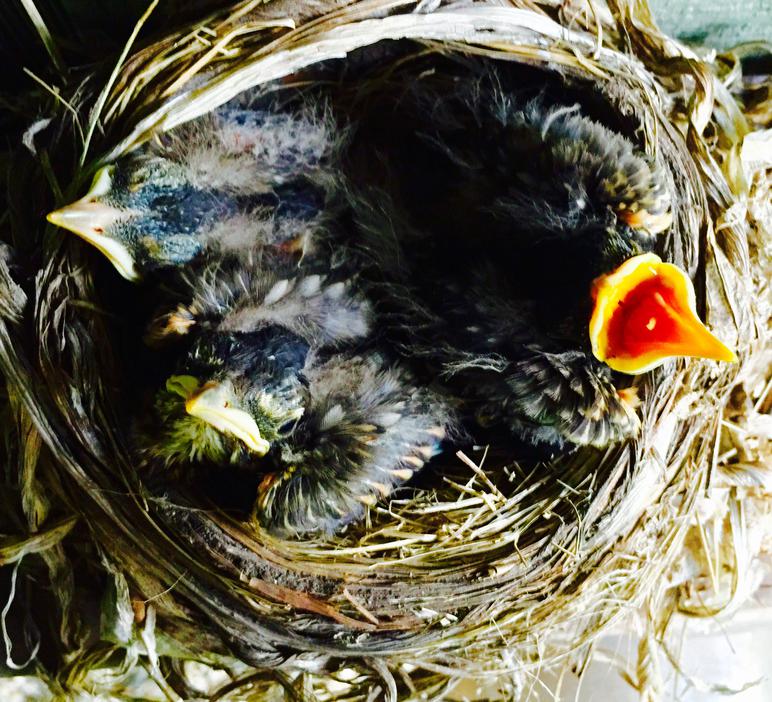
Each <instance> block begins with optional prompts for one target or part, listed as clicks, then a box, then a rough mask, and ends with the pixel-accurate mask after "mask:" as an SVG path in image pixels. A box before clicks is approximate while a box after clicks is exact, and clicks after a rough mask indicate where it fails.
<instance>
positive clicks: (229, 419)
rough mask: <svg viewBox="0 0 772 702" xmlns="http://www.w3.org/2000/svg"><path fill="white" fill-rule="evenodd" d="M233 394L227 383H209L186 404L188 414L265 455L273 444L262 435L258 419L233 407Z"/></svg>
mask: <svg viewBox="0 0 772 702" xmlns="http://www.w3.org/2000/svg"><path fill="white" fill-rule="evenodd" d="M229 396H230V393H229V391H228V388H227V386H225V385H223V384H214V383H207V384H206V385H204V386H203V387H202V388H201V389H200V390H198V391H197V392H195V393H194V394H192V395H191V396H190V397H188V399H187V400H186V401H185V411H186V412H187V413H188V414H189V415H191V416H193V417H196V418H198V419H200V420H202V421H204V422H206V423H207V424H209V425H211V426H212V427H214V428H215V429H217V431H220V432H223V433H224V434H231V435H232V436H235V437H236V438H237V439H239V440H240V441H242V442H243V443H244V444H245V445H246V447H247V448H248V449H249V450H250V451H252V452H254V453H256V454H257V455H258V456H265V454H266V453H268V450H269V449H270V447H271V445H270V443H268V442H267V441H266V440H265V439H264V438H263V437H262V436H260V429H259V428H258V426H257V423H256V422H255V420H254V418H253V417H252V416H251V415H249V414H248V413H247V412H244V411H243V410H240V409H236V408H235V407H231V406H230V405H229V402H228V397H229Z"/></svg>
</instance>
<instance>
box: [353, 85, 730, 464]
mask: <svg viewBox="0 0 772 702" xmlns="http://www.w3.org/2000/svg"><path fill="white" fill-rule="evenodd" d="M432 80H434V79H433V77H429V78H428V79H427V81H426V82H422V81H416V86H415V88H414V94H413V93H410V94H408V95H407V96H403V99H402V100H401V101H399V103H398V107H397V108H396V109H397V110H400V111H405V114H399V116H395V115H394V114H387V115H384V116H383V119H385V120H388V121H390V122H394V123H408V124H411V129H413V130H414V131H415V134H416V136H414V137H411V136H410V135H400V137H405V138H404V139H402V140H401V143H400V145H399V147H396V148H394V149H390V150H387V149H386V148H384V147H383V144H378V145H375V146H374V145H373V144H368V146H369V147H370V149H371V152H372V151H373V150H375V149H377V148H378V146H380V147H381V148H380V154H379V155H380V159H381V161H382V164H383V166H382V168H381V169H380V171H385V172H387V173H388V176H387V180H388V183H387V185H386V186H384V185H381V187H380V188H378V187H371V188H362V189H360V190H359V192H358V193H357V194H356V195H355V196H354V199H353V204H352V207H353V209H354V211H355V213H356V217H357V220H358V222H359V225H360V233H361V235H362V240H363V242H364V243H363V246H364V247H365V248H369V249H370V251H371V252H372V255H371V260H372V263H371V266H370V275H371V276H372V277H373V278H374V279H375V280H376V281H377V284H376V285H374V290H375V291H378V292H379V293H380V296H381V300H380V307H381V308H382V309H385V310H387V312H386V319H388V320H390V323H389V324H388V325H387V326H389V327H390V329H391V332H392V335H393V338H394V340H395V341H396V343H397V344H398V345H399V346H400V347H401V349H402V351H403V353H404V355H406V356H408V357H411V358H416V357H418V358H421V359H423V360H424V362H425V364H426V367H427V369H428V371H429V373H432V374H435V373H439V374H441V375H443V376H444V377H445V378H446V381H447V383H446V385H447V388H448V391H449V392H452V393H454V394H458V395H460V396H462V397H463V398H465V400H466V402H467V406H468V408H469V411H470V412H471V413H473V414H474V415H475V416H476V418H477V420H478V421H479V422H480V423H481V424H484V425H486V426H503V427H507V428H508V429H509V430H511V431H512V432H513V433H514V434H516V435H517V436H519V437H521V438H523V439H524V440H526V441H528V442H530V443H532V444H537V445H546V446H549V447H551V448H553V449H562V448H563V447H564V446H566V445H592V446H599V447H602V446H606V445H608V444H610V443H613V442H616V441H619V440H621V439H624V438H626V437H629V436H632V435H633V434H634V433H635V432H636V431H637V428H638V425H639V420H638V418H637V414H636V411H635V410H636V405H637V396H636V393H635V390H634V389H633V388H629V387H626V386H628V385H629V381H627V382H625V381H624V379H623V378H622V377H621V376H620V375H619V374H618V373H616V372H614V371H619V372H623V373H627V374H637V373H642V372H645V371H647V370H650V369H652V368H654V367H656V366H657V365H660V364H661V363H663V362H664V361H665V360H666V359H667V358H671V357H675V356H699V357H704V358H712V359H716V360H724V361H731V360H734V359H735V356H734V354H733V353H732V352H731V351H730V350H729V349H728V348H727V347H726V346H724V345H723V344H722V343H721V342H720V341H718V340H717V339H716V338H715V337H713V336H712V335H711V334H710V332H708V330H707V329H706V328H705V326H704V325H702V323H701V322H699V320H698V319H697V317H696V313H695V304H694V292H693V289H692V287H691V282H690V281H689V279H688V276H686V274H685V273H683V272H682V271H680V270H679V269H678V268H676V267H675V266H673V265H671V264H666V263H662V262H661V260H660V259H659V258H658V257H657V256H656V255H654V254H653V253H650V251H651V250H652V249H653V247H654V245H655V244H656V241H657V234H658V233H660V232H662V231H664V230H665V229H666V228H667V227H668V226H669V225H670V223H671V220H672V203H671V199H670V191H669V187H668V184H667V180H666V177H665V172H664V171H663V170H662V169H661V168H660V167H659V166H657V165H656V163H655V162H653V161H652V160H651V159H650V158H648V157H646V156H644V155H643V154H641V153H640V152H638V151H637V150H636V149H635V147H634V145H633V144H632V142H630V141H629V140H628V139H627V138H626V137H624V136H623V135H621V134H619V133H617V132H614V131H612V130H611V129H609V128H607V127H605V126H602V125H600V124H598V123H597V122H595V121H593V120H591V119H590V118H588V117H587V116H585V115H583V114H582V113H581V111H580V108H579V107H578V106H563V105H552V106H547V105H546V104H545V103H544V101H543V100H542V99H539V98H537V99H535V100H531V101H529V102H525V103H524V102H523V101H522V100H520V99H518V96H517V95H515V94H513V93H511V92H507V91H506V90H504V89H503V88H502V87H501V85H502V81H500V80H499V79H498V76H497V75H496V73H495V72H492V73H490V74H488V75H486V76H484V77H483V78H476V79H474V80H468V81H466V82H463V81H461V82H456V83H454V84H453V85H452V86H451V87H450V88H449V86H448V84H447V82H443V81H442V80H440V82H439V84H438V85H437V86H434V88H433V87H432ZM411 94H412V95H413V98H414V99H412V101H411ZM416 95H417V96H418V97H416ZM427 106H429V107H430V109H428V110H427ZM422 113H427V114H428V117H427V118H426V119H425V124H426V126H425V127H424V128H421V127H418V128H416V126H415V125H416V124H417V122H416V120H420V115H421V114H422ZM411 120H412V121H411ZM374 134H375V136H374V137H373V135H374ZM400 137H397V138H400ZM373 138H374V139H375V140H376V142H377V140H379V139H387V138H388V135H386V136H380V132H379V130H378V127H377V125H376V126H374V127H372V129H369V130H365V132H364V139H373ZM357 139H358V137H357V136H356V135H355V136H354V139H353V143H354V147H353V148H354V149H356V150H357V152H358V153H362V152H363V150H364V149H365V144H366V142H365V143H359V142H358V141H357ZM416 164H420V168H416ZM389 184H396V186H393V187H392V186H391V185H389ZM385 187H389V188H390V189H391V193H390V194H389V195H386V194H385V192H384V190H383V189H382V188H385ZM384 251H391V255H390V256H385V255H384V254H383V252H384ZM588 332H589V333H588Z"/></svg>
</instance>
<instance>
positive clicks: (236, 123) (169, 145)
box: [48, 105, 341, 280]
mask: <svg viewBox="0 0 772 702" xmlns="http://www.w3.org/2000/svg"><path fill="white" fill-rule="evenodd" d="M340 135H341V132H340V130H339V129H334V128H333V127H332V125H331V122H330V117H329V114H328V112H326V111H325V109H324V108H322V107H305V108H304V107H298V108H295V109H292V110H285V111H279V109H278V108H274V107H272V106H271V105H268V106H263V107H260V106H255V107H239V106H235V107H234V106H228V105H226V106H224V107H222V108H220V109H218V110H215V111H214V112H212V113H211V114H209V115H207V116H206V117H202V118H200V119H198V120H195V121H193V122H189V123H187V124H185V125H182V126H180V127H178V128H177V129H175V130H173V131H171V132H169V133H166V134H163V135H160V136H158V137H156V138H155V139H154V140H153V141H151V142H150V143H149V144H148V145H146V146H145V147H143V148H142V149H141V150H140V151H139V152H137V153H134V154H130V155H127V156H125V157H123V158H121V159H119V160H118V161H117V162H115V163H113V164H110V165H107V166H104V167H103V168H101V169H100V170H99V171H98V172H97V173H96V175H95V177H94V181H93V183H92V185H91V188H90V189H89V191H88V193H86V195H85V196H84V197H83V198H81V199H80V200H78V201H76V202H74V203H72V204H71V205H68V206H67V207H64V208H62V209H59V210H57V211H55V212H52V213H50V214H49V215H48V220H49V221H50V222H52V223H53V224H56V225H58V226H60V227H63V228H65V229H68V230H70V231H73V232H74V233H75V234H77V235H78V236H80V237H81V238H83V239H84V240H85V241H87V242H88V243H90V244H92V245H93V246H95V247H96V248H97V249H98V250H99V251H101V252H102V253H103V254H105V255H106V256H107V257H108V258H109V259H110V261H111V262H112V263H113V265H114V266H115V267H116V269H117V270H118V272H119V273H120V274H121V275H122V276H124V277H125V278H127V279H129V280H138V279H140V278H141V277H142V276H144V275H146V274H148V273H150V272H152V271H155V270H158V269H159V268H164V267H168V266H182V265H184V264H187V263H188V262H190V261H192V260H194V259H196V258H197V257H198V256H200V255H202V254H203V253H204V252H207V251H209V252H211V251H212V250H216V251H217V252H228V251H243V250H246V249H248V248H250V247H253V246H273V247H278V248H280V249H285V250H290V251H303V250H305V249H306V248H307V247H308V246H309V245H311V244H312V242H310V241H309V237H310V236H311V233H312V231H314V230H315V229H318V227H319V223H320V220H321V219H322V215H323V211H324V210H325V204H326V199H327V195H328V193H329V191H330V189H331V188H332V183H333V180H334V178H333V176H332V175H331V171H330V169H329V168H328V163H329V161H330V158H331V155H332V153H333V152H334V151H335V150H336V148H337V147H338V140H339V139H340Z"/></svg>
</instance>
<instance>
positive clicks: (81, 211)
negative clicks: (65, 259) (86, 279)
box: [46, 167, 140, 281]
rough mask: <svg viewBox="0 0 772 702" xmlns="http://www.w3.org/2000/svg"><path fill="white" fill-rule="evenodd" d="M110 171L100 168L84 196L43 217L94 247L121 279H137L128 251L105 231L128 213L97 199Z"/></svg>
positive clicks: (102, 190)
mask: <svg viewBox="0 0 772 702" xmlns="http://www.w3.org/2000/svg"><path fill="white" fill-rule="evenodd" d="M110 172H111V170H110V168H109V167H106V168H102V169H101V170H100V171H98V172H97V174H96V176H95V177H94V182H93V183H92V184H91V188H90V190H89V191H88V193H86V195H85V196H84V197H82V198H81V199H80V200H76V201H75V202H73V203H72V204H70V205H67V206H66V207H62V208H61V209H59V210H55V211H54V212H50V213H49V214H48V216H47V217H46V219H47V220H48V221H49V222H51V224H55V225H56V226H57V227H61V228H62V229H67V230H68V231H71V232H73V233H75V234H77V235H78V236H79V237H81V238H82V239H84V240H85V241H87V242H88V243H89V244H91V245H92V246H95V247H96V248H97V249H98V250H99V251H101V252H102V253H103V254H104V255H105V256H107V258H108V259H109V260H110V262H111V263H112V264H113V265H114V266H115V268H116V269H117V270H118V272H119V273H120V274H121V275H122V276H123V277H124V278H126V279H127V280H131V281H136V280H139V278H140V275H139V272H138V271H137V269H136V267H135V265H134V260H133V258H132V256H131V254H130V253H129V250H128V249H127V248H126V247H125V246H124V245H123V244H122V243H121V242H120V241H117V240H116V239H113V238H111V237H109V236H106V235H105V234H104V232H105V231H107V230H108V229H109V228H110V227H111V226H112V225H113V224H115V222H117V221H118V220H120V219H122V218H125V217H126V216H127V213H126V212H124V211H122V210H119V209H118V208H116V207H111V206H110V205H107V204H106V203H104V202H102V201H101V200H100V199H99V198H100V196H101V195H104V194H105V193H106V192H107V191H108V190H109V188H110Z"/></svg>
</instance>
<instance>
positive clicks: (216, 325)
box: [143, 258, 372, 466]
mask: <svg viewBox="0 0 772 702" xmlns="http://www.w3.org/2000/svg"><path fill="white" fill-rule="evenodd" d="M186 281H187V284H188V286H189V287H188V295H189V301H188V302H187V303H186V304H180V305H178V306H177V308H176V309H175V310H174V311H173V312H171V313H168V314H164V315H161V316H160V317H159V318H158V319H157V320H156V321H155V322H153V323H152V324H151V331H150V332H149V334H148V335H149V337H150V338H151V339H153V340H154V341H163V342H167V343H168V341H169V339H177V340H184V339H186V338H192V339H193V341H192V344H191V345H190V347H189V349H188V351H187V352H186V353H185V354H183V356H182V357H181V359H180V361H179V363H178V368H177V372H176V373H175V375H173V376H172V377H171V378H170V379H169V380H168V381H167V383H166V386H165V388H163V389H162V390H161V391H160V392H159V394H158V397H157V400H156V419H155V421H154V423H153V424H152V426H151V427H149V428H148V430H147V431H146V436H145V438H144V440H143V444H144V445H145V447H146V448H145V453H146V455H148V456H149V457H151V458H153V459H155V460H157V461H160V462H161V463H162V464H164V465H167V466H180V465H183V464H187V463H190V462H198V461H208V462H213V463H227V462H236V463H238V462H241V461H244V460H248V459H249V458H250V455H252V454H256V455H258V456H260V455H263V454H265V452H266V451H267V450H268V448H269V446H270V443H271V442H272V441H273V440H275V439H276V438H277V437H280V436H282V435H283V434H284V433H285V431H287V430H288V429H289V427H291V426H292V423H293V422H295V421H296V420H297V419H299V418H300V417H301V416H302V414H303V412H304V410H305V403H306V395H307V392H306V389H305V388H306V381H305V379H304V376H303V372H304V370H305V368H306V365H307V364H308V363H309V362H310V359H311V358H312V357H313V355H314V354H316V353H318V352H319V351H320V350H322V349H335V348H337V347H341V346H343V345H346V344H350V343H353V342H355V341H357V340H360V339H362V338H364V337H365V336H366V335H367V334H368V333H369V331H370V328H371V318H372V310H371V307H370V304H369V302H368V301H367V300H366V299H365V298H364V297H362V296H361V294H359V293H358V292H357V291H356V290H355V288H354V284H353V281H352V280H351V279H347V280H335V279H333V278H330V277H329V276H325V275H322V274H318V273H312V272H310V271H295V273H294V276H293V277H283V276H282V275H281V271H279V270H276V269H275V268H274V267H273V266H271V265H265V262H262V261H261V262H258V263H255V262H254V261H253V262H249V261H241V260H239V259H237V258H228V259H226V260H224V261H215V262H212V263H210V264H209V265H208V266H207V267H205V268H203V269H202V270H200V271H196V272H191V273H190V274H189V275H188V277H187V278H186ZM311 352H313V354H312V353H311Z"/></svg>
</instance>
